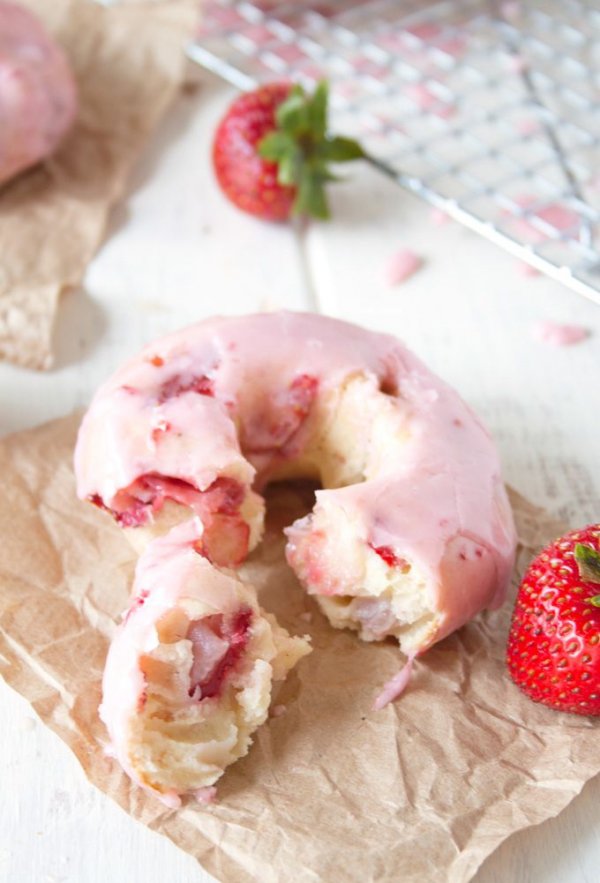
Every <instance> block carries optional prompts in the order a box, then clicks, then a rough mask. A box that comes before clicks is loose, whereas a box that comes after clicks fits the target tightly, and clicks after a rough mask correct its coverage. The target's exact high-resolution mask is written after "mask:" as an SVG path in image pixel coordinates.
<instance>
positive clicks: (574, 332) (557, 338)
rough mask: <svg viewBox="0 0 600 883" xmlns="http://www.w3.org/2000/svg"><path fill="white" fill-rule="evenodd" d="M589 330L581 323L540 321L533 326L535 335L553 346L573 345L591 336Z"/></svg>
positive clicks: (537, 338)
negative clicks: (563, 323)
mask: <svg viewBox="0 0 600 883" xmlns="http://www.w3.org/2000/svg"><path fill="white" fill-rule="evenodd" d="M589 333H590V332H589V330H588V329H587V328H584V327H583V326H581V325H560V324H559V323H558V322H538V323H537V324H536V325H534V327H533V336H534V337H535V338H536V340H539V341H541V342H542V343H549V344H551V345H552V346H571V345H572V344H574V343H581V341H582V340H585V339H586V337H589Z"/></svg>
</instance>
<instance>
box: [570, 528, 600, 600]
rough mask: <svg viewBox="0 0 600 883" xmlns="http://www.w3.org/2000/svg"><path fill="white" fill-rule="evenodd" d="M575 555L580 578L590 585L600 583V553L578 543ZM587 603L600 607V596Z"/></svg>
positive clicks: (595, 596)
mask: <svg viewBox="0 0 600 883" xmlns="http://www.w3.org/2000/svg"><path fill="white" fill-rule="evenodd" d="M574 555H575V561H576V562H577V569H578V570H579V575H580V577H581V578H582V579H584V580H586V581H587V582H590V583H600V552H597V551H596V550H595V549H594V548H593V546H586V545H585V544H584V543H577V544H576V545H575V552H574ZM587 601H588V604H593V605H594V607H600V595H594V597H593V598H588V599H587Z"/></svg>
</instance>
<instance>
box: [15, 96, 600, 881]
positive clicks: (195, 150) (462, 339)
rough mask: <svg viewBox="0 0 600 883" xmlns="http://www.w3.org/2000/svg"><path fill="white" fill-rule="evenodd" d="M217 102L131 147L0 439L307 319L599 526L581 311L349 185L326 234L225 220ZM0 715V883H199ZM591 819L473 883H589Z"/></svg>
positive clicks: (596, 324) (554, 502)
mask: <svg viewBox="0 0 600 883" xmlns="http://www.w3.org/2000/svg"><path fill="white" fill-rule="evenodd" d="M230 95H231V92H230V91H229V90H228V89H226V88H224V87H222V86H220V85H218V84H217V83H216V82H215V81H213V80H210V79H207V80H206V82H205V84H204V86H203V87H202V89H201V90H200V91H199V92H197V93H196V94H191V95H187V96H185V97H184V98H182V100H181V101H180V103H179V105H178V106H177V107H176V108H175V110H174V111H173V113H172V114H171V116H170V118H169V120H168V121H167V124H166V125H165V126H164V127H163V130H162V132H161V134H160V136H159V137H158V138H157V139H156V140H155V142H153V144H151V145H149V147H148V150H147V152H146V155H145V157H144V159H143V161H142V163H141V164H140V166H139V167H138V170H137V172H136V174H135V177H134V180H133V181H132V186H131V195H130V198H129V200H128V201H127V203H126V204H125V205H124V206H123V207H121V208H120V209H119V210H118V211H117V213H116V214H115V216H114V218H113V221H112V224H111V229H110V236H109V238H108V241H107V243H106V245H105V246H104V248H103V249H102V252H101V253H100V255H99V256H98V258H97V259H96V260H95V261H94V263H93V265H92V266H91V267H90V270H89V273H88V275H87V278H86V283H85V291H84V292H83V293H78V294H75V295H70V296H68V297H67V298H65V302H64V305H63V309H62V312H61V316H60V320H59V328H58V331H57V348H58V365H57V368H56V369H55V370H54V371H53V372H51V373H49V374H47V375H38V374H33V373H27V372H24V371H21V370H17V369H14V368H11V367H9V366H6V365H3V366H0V429H1V430H2V431H3V432H8V431H12V430H17V429H21V428H25V427H27V426H31V425H34V424H36V423H39V422H41V421H44V420H47V419H51V418H53V417H58V416H60V415H62V414H64V413H66V412H68V411H70V410H71V409H73V408H74V407H77V406H80V405H83V404H85V403H86V402H87V401H88V400H89V398H90V396H91V395H92V393H93V390H94V389H95V388H96V386H97V385H98V383H99V382H100V381H101V380H102V379H103V378H104V377H105V376H106V375H107V374H108V373H109V372H110V371H111V370H112V369H113V368H114V367H115V366H116V365H117V364H118V363H119V362H121V361H122V360H123V359H124V358H125V357H126V356H128V355H130V354H132V353H133V352H135V351H136V350H137V349H138V348H139V347H140V345H141V344H142V343H143V342H145V341H148V340H150V339H152V338H153V337H156V336H158V335H159V334H162V333H165V332H166V331H168V330H170V329H172V328H175V327H178V326H180V325H184V324H186V323H187V322H190V321H192V320H194V319H197V318H200V317H202V316H205V315H210V314H212V313H215V312H221V313H228V312H248V311H252V310H256V309H263V308H269V307H277V306H280V307H283V306H286V307H289V308H292V309H303V308H314V307H315V306H316V305H318V308H319V309H321V310H322V311H323V312H327V313H330V314H332V315H337V316H340V317H343V318H348V319H351V320H353V321H357V322H361V323H363V324H365V325H367V326H369V327H372V328H379V329H385V330H389V331H391V332H393V333H395V334H397V335H398V336H400V337H402V338H403V339H404V340H405V341H406V342H407V343H408V344H409V346H411V347H412V348H413V349H415V351H416V352H418V353H419V355H421V356H422V357H423V358H424V359H425V360H426V361H427V362H428V363H429V364H430V365H431V367H432V368H434V369H435V370H436V371H438V372H439V373H440V374H442V375H443V376H444V377H445V378H446V379H447V380H448V381H450V382H451V383H453V384H454V385H455V386H456V387H457V388H458V389H459V390H460V391H461V393H462V394H463V395H464V397H465V398H466V399H467V400H468V401H469V402H470V403H471V404H472V405H473V406H474V407H475V409H476V410H477V411H478V412H479V413H480V414H481V415H482V416H483V417H484V418H485V420H486V422H487V423H488V425H489V426H490V428H491V430H492V431H493V433H494V435H495V437H496V439H497V441H498V444H499V447H500V449H501V453H502V457H503V461H504V468H505V474H506V477H507V479H508V480H509V481H510V482H511V483H512V484H513V485H514V486H515V487H517V488H518V489H519V490H520V491H521V492H522V493H523V494H525V495H526V496H528V497H529V498H530V499H532V500H533V501H534V502H536V503H539V504H542V505H545V506H548V507H549V508H551V509H552V510H554V511H556V512H558V513H560V514H562V515H563V516H564V517H565V518H566V519H567V520H569V521H570V522H572V523H574V524H575V523H583V522H584V521H586V520H589V519H592V518H594V517H595V518H596V519H598V517H599V503H600V477H599V475H600V470H599V469H598V454H597V450H598V440H599V438H598V435H599V433H598V418H597V414H598V404H599V392H598V367H599V365H600V313H599V312H598V309H597V308H596V307H594V306H593V305H591V304H589V303H587V302H585V301H584V300H582V299H581V298H578V297H576V296H575V295H573V294H570V293H568V292H567V291H566V290H564V289H561V288H560V287H559V286H558V285H556V284H555V283H552V282H549V281H548V280H545V279H543V278H541V277H539V278H534V279H530V278H525V277H524V276H523V275H522V274H521V272H520V270H519V268H518V266H517V265H516V264H515V262H514V260H513V259H512V258H510V257H508V256H506V255H504V254H502V253H501V252H499V251H498V250H497V249H495V248H494V247H493V246H491V245H488V244H486V243H485V242H483V241H482V240H480V239H478V238H476V237H474V236H473V235H472V234H469V233H468V232H466V231H465V230H463V229H462V228H460V227H458V226H457V225H454V224H446V225H444V226H441V227H435V226H433V225H432V224H431V219H430V212H429V210H428V209H427V208H426V207H425V206H423V205H422V204H421V203H419V202H417V201H415V200H414V199H413V198H412V197H409V196H408V195H406V194H404V193H402V191H400V190H399V189H397V188H396V187H395V186H394V185H392V184H391V183H389V182H388V181H386V180H385V179H383V178H380V177H379V176H378V175H376V174H375V173H374V172H372V171H371V170H369V169H367V168H358V167H356V168H355V169H354V170H353V171H352V172H351V173H349V177H350V179H351V180H350V181H349V182H348V183H347V184H345V185H339V186H338V187H337V189H336V190H335V194H334V198H333V202H334V210H335V216H334V217H335V219H334V221H333V222H332V223H331V224H329V225H328V226H324V225H318V226H313V227H312V228H311V229H310V230H309V231H308V232H307V233H306V234H298V233H297V232H295V231H293V230H291V229H290V228H288V227H283V226H282V227H277V226H269V225H263V224H260V223H257V222H255V221H253V220H252V219H249V218H247V217H245V216H243V215H241V214H239V213H238V212H237V211H236V210H235V209H233V208H231V207H230V206H229V205H227V204H226V203H225V202H224V200H223V199H222V198H221V196H220V194H219V193H218V191H217V189H216V187H215V185H214V183H213V180H212V176H211V172H210V165H209V153H210V137H211V133H212V131H213V129H214V125H215V122H216V120H217V118H218V116H219V114H220V113H221V112H222V110H223V108H224V107H225V105H226V102H227V100H228V98H229V97H230ZM405 246H410V247H412V248H413V249H414V250H415V251H417V252H419V253H420V254H422V255H423V257H424V259H425V267H424V269H423V270H422V271H421V272H420V273H419V274H417V275H416V276H414V277H413V279H411V280H410V281H408V282H407V283H405V284H404V285H402V286H399V287H396V288H390V287H389V286H388V285H387V284H386V282H385V269H386V265H387V262H388V261H389V259H390V257H391V256H392V254H393V253H394V252H395V251H396V250H397V249H398V248H401V247H405ZM542 319H554V320H557V321H568V322H576V323H580V324H583V325H586V326H587V327H589V328H590V329H591V331H592V332H593V334H592V336H591V337H590V339H589V340H588V341H586V342H585V343H583V344H580V345H578V346H574V347H570V348H562V349H554V348H552V347H550V346H548V345H544V344H541V343H538V342H536V341H535V340H534V339H533V338H532V334H531V329H532V325H533V323H535V322H536V321H539V320H542ZM0 702H1V704H0V744H1V745H2V754H1V757H0V776H1V783H2V800H1V801H0V881H7V883H8V881H11V883H12V881H19V883H105V881H107V880H111V881H113V883H150V881H152V883H153V881H159V880H161V881H162V880H169V881H171V880H177V881H180V883H203V881H208V880H209V879H210V878H209V877H208V875H206V874H205V873H203V872H202V871H201V870H200V869H199V868H198V866H197V865H196V863H195V862H194V861H193V860H192V859H191V858H189V857H188V856H187V855H185V854H184V853H182V852H181V851H179V850H178V849H176V848H175V847H174V846H173V845H172V844H171V843H170V842H169V841H167V840H166V839H165V838H163V837H161V836H159V835H157V834H155V833H154V832H152V831H149V830H147V829H146V828H144V827H142V826H141V825H138V824H136V823H134V822H133V821H132V820H131V819H130V818H129V817H128V816H127V815H126V814H125V813H124V812H122V811H121V810H120V809H119V808H117V807H116V806H115V805H113V804H112V803H111V802H110V801H109V800H107V799H106V798H105V797H104V796H103V795H102V794H100V793H98V792H97V791H96V790H95V789H94V788H92V787H91V786H90V785H89V784H88V783H87V781H86V780H85V778H84V776H83V774H82V773H81V771H80V770H79V768H78V765H77V763H76V761H75V760H74V758H73V757H72V756H71V755H70V753H69V751H68V750H67V749H66V747H65V746H64V745H63V744H62V743H61V742H60V740H58V739H57V737H55V736H54V735H53V734H52V733H50V732H49V731H47V730H46V728H45V727H44V726H43V725H41V724H40V723H39V721H37V719H36V718H35V715H34V713H33V712H32V710H31V709H30V707H29V706H28V705H27V703H25V702H24V700H22V699H21V698H20V697H19V696H17V695H16V694H14V693H13V692H12V691H11V690H9V689H8V688H7V687H6V686H5V685H4V684H0ZM599 802H600V780H599V779H598V778H597V779H596V780H594V781H593V782H591V783H589V784H588V786H587V787H586V788H585V789H584V792H583V793H582V794H581V795H580V796H579V797H578V798H577V799H576V800H575V801H573V803H572V804H571V805H570V807H569V808H568V809H567V810H566V811H565V812H563V813H562V814H561V815H560V816H559V817H558V818H556V819H554V820H551V821H549V822H547V823H545V824H543V825H540V826H539V827H538V828H536V829H531V830H528V831H525V832H523V833H521V834H518V835H515V836H514V837H512V838H510V839H509V840H508V841H507V842H506V843H505V844H504V845H503V846H502V847H501V848H500V849H499V850H497V851H496V853H495V854H494V855H493V856H491V857H490V859H488V861H487V862H486V863H485V864H484V866H483V868H482V869H481V870H480V872H479V873H478V875H477V877H476V880H477V883H597V880H598V867H600V835H599V834H598V828H597V825H596V820H597V815H598V814H597V806H598V804H599ZM290 879H292V877H290ZM282 883H287V881H282ZM327 883H329V881H327ZM335 883H343V881H335Z"/></svg>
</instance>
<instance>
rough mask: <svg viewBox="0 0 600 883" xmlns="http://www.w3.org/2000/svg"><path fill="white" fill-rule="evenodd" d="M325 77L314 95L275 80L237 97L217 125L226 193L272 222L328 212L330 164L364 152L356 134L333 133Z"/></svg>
mask: <svg viewBox="0 0 600 883" xmlns="http://www.w3.org/2000/svg"><path fill="white" fill-rule="evenodd" d="M327 98H328V90H327V84H326V83H324V82H323V83H319V85H318V86H317V88H316V89H315V92H314V94H313V95H307V94H306V93H305V91H304V89H303V88H302V87H301V86H298V85H295V86H294V85H292V84H291V83H269V84H267V85H266V86H261V87H260V88H258V89H256V90H255V91H253V92H248V93H247V94H245V95H242V96H240V97H239V98H238V99H236V100H235V101H234V102H233V104H232V105H231V107H230V108H229V110H228V111H227V113H226V114H225V116H224V118H223V119H222V120H221V122H220V124H219V127H218V129H217V132H216V135H215V140H214V144H213V164H214V168H215V173H216V176H217V180H218V182H219V185H220V187H221V189H222V190H223V192H224V193H225V195H226V196H227V197H228V198H229V199H230V200H231V201H232V202H233V203H234V204H235V205H237V206H238V208H241V209H243V211H246V212H249V213H250V214H251V215H255V216H257V217H259V218H263V219H264V220H269V221H283V220H287V218H289V217H290V215H292V214H303V215H312V216H313V217H317V218H327V217H328V216H329V210H328V206H327V201H326V198H325V189H324V185H325V184H326V182H328V181H332V180H335V178H334V176H333V175H332V174H331V172H330V171H329V163H330V162H347V161H349V160H353V159H359V158H360V157H362V156H364V153H363V151H362V149H361V147H360V146H359V145H358V144H357V143H356V142H355V141H352V140H351V139H349V138H334V137H331V136H330V135H329V134H328V133H327Z"/></svg>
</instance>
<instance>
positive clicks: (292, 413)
mask: <svg viewBox="0 0 600 883" xmlns="http://www.w3.org/2000/svg"><path fill="white" fill-rule="evenodd" d="M318 388H319V381H318V379H317V378H316V377H313V376H311V375H310V374H299V375H298V376H297V377H295V378H294V379H293V380H292V382H291V383H290V385H289V386H288V387H287V389H284V390H282V391H281V392H279V393H278V394H276V395H275V396H274V397H273V400H272V401H271V402H270V403H269V410H268V412H267V413H266V414H264V415H257V416H256V419H255V420H254V421H253V423H252V425H251V426H249V427H247V431H246V435H247V440H246V447H247V448H248V450H251V451H254V452H259V451H274V450H277V449H281V448H283V447H285V445H287V444H288V443H289V442H290V441H291V440H292V438H293V437H294V436H295V435H296V433H297V432H298V430H299V429H300V427H301V426H302V424H303V423H304V421H305V420H306V418H307V417H308V415H309V413H310V411H311V408H312V406H313V404H314V401H315V398H316V395H317V391H318Z"/></svg>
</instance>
